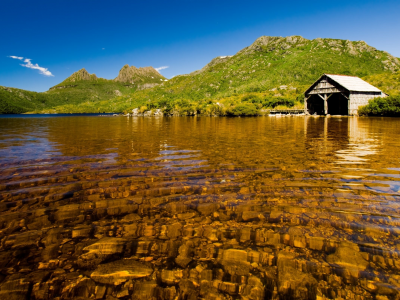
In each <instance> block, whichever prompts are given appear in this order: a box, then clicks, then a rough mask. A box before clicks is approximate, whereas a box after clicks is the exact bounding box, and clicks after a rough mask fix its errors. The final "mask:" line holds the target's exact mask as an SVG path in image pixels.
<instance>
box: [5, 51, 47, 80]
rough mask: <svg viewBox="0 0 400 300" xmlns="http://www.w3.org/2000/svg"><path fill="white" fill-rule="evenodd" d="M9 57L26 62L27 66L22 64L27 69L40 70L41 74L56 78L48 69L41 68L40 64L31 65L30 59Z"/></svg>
mask: <svg viewBox="0 0 400 300" xmlns="http://www.w3.org/2000/svg"><path fill="white" fill-rule="evenodd" d="M9 57H11V58H14V59H19V60H24V63H25V64H21V66H23V67H25V68H29V69H34V70H39V73H40V74H42V75H44V76H54V75H53V74H51V72H50V71H49V70H48V69H47V68H43V67H40V66H39V65H38V64H33V63H31V59H30V58H25V59H24V58H23V57H20V56H14V55H11V56H9Z"/></svg>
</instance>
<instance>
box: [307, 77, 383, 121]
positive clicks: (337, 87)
mask: <svg viewBox="0 0 400 300" xmlns="http://www.w3.org/2000/svg"><path fill="white" fill-rule="evenodd" d="M304 94H305V98H304V109H305V113H306V114H309V115H350V116H351V115H357V110H358V107H359V106H362V105H367V104H368V101H369V100H370V99H373V98H376V97H386V96H387V95H386V94H385V93H383V92H382V91H381V90H380V89H378V88H376V87H374V86H373V85H370V84H369V83H368V82H366V81H364V80H362V79H361V78H359V77H355V76H346V75H332V74H323V75H322V76H321V77H320V78H319V79H318V80H317V81H316V82H314V84H313V85H311V87H310V88H309V89H308V90H307V91H306V92H305V93H304Z"/></svg>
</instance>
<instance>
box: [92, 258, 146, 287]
mask: <svg viewBox="0 0 400 300" xmlns="http://www.w3.org/2000/svg"><path fill="white" fill-rule="evenodd" d="M152 273H153V269H152V268H150V267H148V266H147V265H145V264H143V263H140V262H137V261H134V260H118V261H114V262H110V263H106V264H102V265H99V266H98V267H97V269H96V270H95V271H94V272H93V273H92V274H91V275H90V277H91V278H92V279H93V280H94V281H96V282H99V283H103V284H114V285H120V284H121V283H124V282H125V281H127V280H130V279H138V278H143V277H146V276H149V275H150V274H152Z"/></svg>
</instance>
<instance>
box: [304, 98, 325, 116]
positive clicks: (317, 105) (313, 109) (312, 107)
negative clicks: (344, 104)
mask: <svg viewBox="0 0 400 300" xmlns="http://www.w3.org/2000/svg"><path fill="white" fill-rule="evenodd" d="M307 111H308V113H309V114H310V115H324V114H325V113H324V112H325V111H324V100H322V99H321V97H320V96H318V95H312V96H311V97H310V98H309V99H308V100H307Z"/></svg>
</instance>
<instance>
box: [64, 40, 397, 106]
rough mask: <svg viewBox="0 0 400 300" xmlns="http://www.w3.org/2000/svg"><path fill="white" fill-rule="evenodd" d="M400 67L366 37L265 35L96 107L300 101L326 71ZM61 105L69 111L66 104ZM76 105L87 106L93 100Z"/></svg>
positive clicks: (365, 73)
mask: <svg viewBox="0 0 400 300" xmlns="http://www.w3.org/2000/svg"><path fill="white" fill-rule="evenodd" d="M399 69H400V62H399V60H398V59H397V58H396V57H394V56H392V55H390V54H389V53H387V52H385V51H380V50H377V49H375V48H374V47H371V46H369V45H368V44H367V43H365V42H364V41H348V40H338V39H322V38H317V39H315V40H308V39H305V38H303V37H301V36H289V37H268V36H262V37H260V38H258V39H257V40H256V41H255V42H254V43H253V44H252V45H250V46H248V47H246V48H244V49H242V50H240V51H239V52H238V53H236V54H235V55H233V56H220V57H217V58H214V59H213V60H212V61H211V62H210V63H209V64H207V65H206V66H205V67H204V68H202V69H201V70H199V71H195V72H193V73H191V74H187V75H180V76H176V77H174V78H172V79H170V80H169V81H163V82H162V83H161V84H160V85H157V86H156V87H154V88H152V89H147V90H142V91H135V93H131V94H128V95H124V96H119V97H116V98H115V99H113V101H112V104H110V103H109V102H107V101H104V102H103V101H100V102H99V103H96V109H97V108H100V110H101V109H103V110H105V111H107V110H109V111H113V112H121V111H131V110H132V109H133V108H139V107H143V109H145V108H147V109H151V108H162V109H164V110H165V111H166V112H171V111H175V112H176V111H181V114H193V113H206V114H213V113H214V112H213V111H218V110H225V111H229V110H230V109H232V108H234V107H235V106H236V105H238V104H243V102H246V105H247V104H249V103H248V102H251V103H252V104H254V106H255V109H261V108H263V107H270V106H271V105H272V106H274V105H275V106H276V105H289V106H293V105H295V106H296V105H297V106H298V107H301V106H302V104H301V100H302V99H303V96H302V93H303V92H304V91H305V90H306V89H307V87H308V86H309V85H311V84H312V83H313V82H314V81H315V80H317V79H318V78H319V76H320V75H321V74H323V73H331V74H345V75H354V76H359V77H366V78H369V76H372V75H376V74H383V75H381V76H384V77H387V76H389V77H390V75H391V74H394V73H395V72H397V71H398V70H399ZM249 97H250V98H249ZM252 97H253V98H252ZM254 97H255V98H254ZM249 99H252V100H249ZM268 105H269V106H268ZM57 109H58V110H60V111H66V108H64V107H59V108H57ZM68 109H70V108H68ZM73 109H74V110H73V111H76V112H85V111H91V110H92V109H94V106H90V105H89V106H88V105H85V106H78V107H75V108H73Z"/></svg>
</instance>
